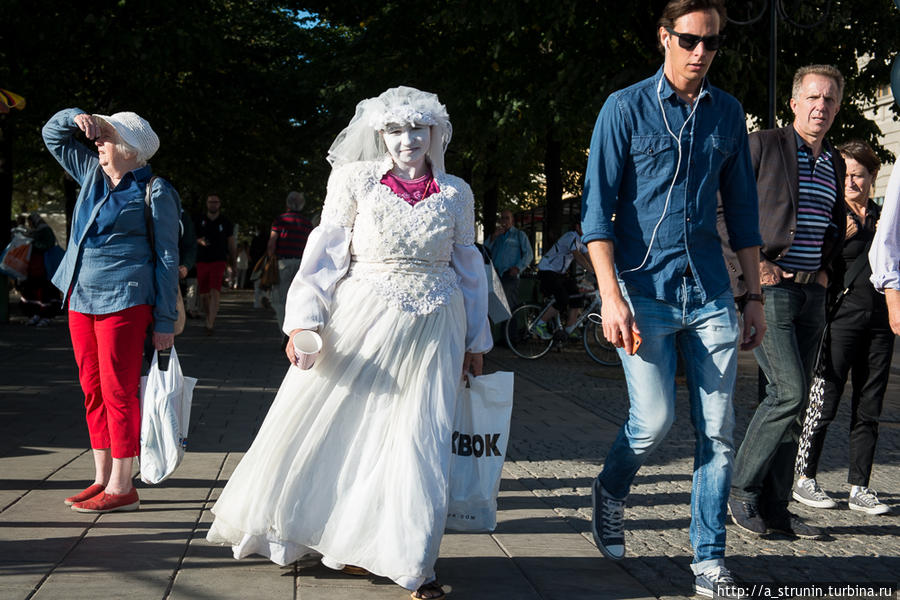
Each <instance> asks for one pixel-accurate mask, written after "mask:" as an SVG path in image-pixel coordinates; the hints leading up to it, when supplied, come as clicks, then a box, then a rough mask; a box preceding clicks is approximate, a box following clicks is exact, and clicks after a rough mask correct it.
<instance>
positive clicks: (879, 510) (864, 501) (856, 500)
mask: <svg viewBox="0 0 900 600" xmlns="http://www.w3.org/2000/svg"><path fill="white" fill-rule="evenodd" d="M848 504H849V506H850V510H858V511H860V512H864V513H866V514H869V515H883V514H885V513H888V512H891V509H890V507H889V506H888V505H887V504H883V503H882V502H881V501H880V500H879V499H878V494H876V493H875V490H870V489H869V488H866V487H864V488H859V491H858V492H857V493H856V495H855V496H850V500H849V501H848Z"/></svg>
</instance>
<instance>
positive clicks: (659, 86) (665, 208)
mask: <svg viewBox="0 0 900 600" xmlns="http://www.w3.org/2000/svg"><path fill="white" fill-rule="evenodd" d="M663 77H665V74H663V75H662V76H660V78H659V83H658V84H657V85H656V100H657V102H659V110H660V112H661V113H662V118H663V123H664V124H665V126H666V131H668V132H669V135H671V136H672V138H674V139H675V143H676V144H677V145H678V162H677V163H676V164H675V175H674V176H673V177H672V183H671V184H669V191H668V193H667V194H666V202H665V204H664V205H663V210H662V215H661V216H660V217H659V221H657V222H656V226H655V227H654V228H653V234H652V235H651V236H650V243H649V244H648V245H647V253H646V254H645V255H644V260H642V261H641V264H639V265H638V266H636V267H634V268H633V269H628V270H626V271H621V272H620V274H621V273H632V272H634V271H639V270H640V269H643V268H644V265H646V264H647V260H648V259H649V258H650V252H651V251H652V250H653V243H654V242H655V241H656V232H657V231H659V227H660V225H662V222H663V219H665V218H666V213H667V212H668V211H669V202H670V201H671V199H672V190H673V189H675V182H676V181H678V173H679V172H680V171H681V135H682V134H683V133H684V128H685V127H687V124H688V123H689V122H690V120H691V117H693V116H694V113H695V112H696V111H697V107H698V106H699V105H700V102H699V98H698V99H695V100H694V106H693V107H692V108H691V114H689V115H688V118H687V119H685V120H684V124H682V126H681V129H679V130H678V135H677V136H676V135H675V132H673V131H672V128H671V127H669V119H668V118H666V110H665V108H664V107H663V103H662V97H661V96H660V91H662V84H663ZM691 130H692V131H693V127H692V128H691ZM691 147H692V148H693V143H692V144H691Z"/></svg>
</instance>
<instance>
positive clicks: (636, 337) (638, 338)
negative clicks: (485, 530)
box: [616, 327, 642, 356]
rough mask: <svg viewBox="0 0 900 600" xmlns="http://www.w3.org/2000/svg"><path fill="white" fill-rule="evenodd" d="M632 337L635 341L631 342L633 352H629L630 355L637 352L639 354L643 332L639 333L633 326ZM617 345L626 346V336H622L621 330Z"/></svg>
mask: <svg viewBox="0 0 900 600" xmlns="http://www.w3.org/2000/svg"><path fill="white" fill-rule="evenodd" d="M631 337H632V338H633V340H634V341H633V342H632V344H631V352H630V353H629V356H634V355H635V354H637V351H638V348H640V346H641V341H642V340H641V334H640V333H638V332H637V330H636V329H634V328H633V327H632V328H631ZM616 346H618V347H619V348H624V347H625V338H623V337H622V332H621V331H620V332H619V339H618V340H616Z"/></svg>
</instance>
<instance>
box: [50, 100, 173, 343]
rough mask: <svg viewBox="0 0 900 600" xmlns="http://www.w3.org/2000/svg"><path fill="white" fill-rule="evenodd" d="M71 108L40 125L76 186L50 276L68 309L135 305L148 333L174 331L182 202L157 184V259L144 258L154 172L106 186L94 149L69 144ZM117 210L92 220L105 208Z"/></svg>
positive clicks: (99, 311)
mask: <svg viewBox="0 0 900 600" xmlns="http://www.w3.org/2000/svg"><path fill="white" fill-rule="evenodd" d="M83 112H84V111H82V110H79V109H77V108H70V109H66V110H62V111H60V112H58V113H56V114H55V115H53V117H52V118H51V119H50V120H49V121H48V122H47V124H46V125H44V129H43V136H44V143H45V144H46V145H47V149H48V150H50V153H51V154H52V155H53V157H54V158H55V159H56V160H57V161H59V164H61V165H62V167H63V168H64V169H65V170H66V172H67V173H69V175H71V176H72V177H74V178H75V181H77V182H78V184H79V185H80V186H81V192H80V193H79V195H78V200H77V202H76V203H75V210H74V212H73V214H72V231H71V233H70V234H69V240H68V244H67V246H66V253H65V256H64V257H63V260H62V263H61V264H60V266H59V269H57V271H56V274H55V275H54V276H53V284H54V285H55V286H56V287H58V288H59V289H60V290H61V291H62V292H63V304H64V305H65V302H66V301H67V300H68V302H69V308H70V309H71V310H74V311H77V312H80V313H85V314H91V315H105V314H110V313H114V312H118V311H120V310H124V309H126V308H131V307H132V306H137V305H139V304H150V305H152V306H153V307H154V308H153V317H154V330H155V331H156V332H158V333H172V332H173V331H174V324H175V319H176V317H177V309H176V307H175V302H176V291H177V285H178V227H179V225H178V219H179V215H180V214H181V199H180V198H179V197H178V193H177V192H176V191H175V189H174V188H173V187H172V186H171V185H170V184H169V183H168V182H166V181H163V180H162V179H159V178H158V179H156V181H155V182H154V184H153V189H152V192H151V199H150V204H151V214H152V223H153V228H154V246H155V250H156V260H155V262H154V260H153V257H152V256H151V254H150V243H149V239H148V237H147V221H146V217H145V214H144V193H145V191H146V189H147V183H148V182H149V181H150V177H151V175H152V171H151V170H150V166H149V165H146V166H143V167H141V168H139V169H135V170H134V171H131V172H129V173H127V174H126V175H125V177H124V178H122V181H120V182H119V184H118V185H117V186H116V187H115V188H113V189H110V187H109V184H110V181H109V179H108V178H107V177H106V175H105V174H104V173H103V170H102V169H101V168H100V162H99V159H98V158H97V154H96V152H94V151H92V150H91V149H90V148H88V147H87V146H85V145H84V144H82V143H80V142H78V141H77V140H76V139H75V134H76V133H77V132H78V131H80V130H79V128H78V125H76V124H75V121H74V118H75V116H76V115H79V114H81V113H83ZM107 203H109V204H110V205H111V206H115V207H118V211H117V214H115V215H106V218H105V219H104V221H105V222H104V223H102V226H101V227H99V228H98V227H97V226H96V224H97V216H98V213H100V211H101V209H102V208H103V207H104V205H105V204H107Z"/></svg>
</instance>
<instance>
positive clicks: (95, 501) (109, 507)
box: [72, 488, 141, 513]
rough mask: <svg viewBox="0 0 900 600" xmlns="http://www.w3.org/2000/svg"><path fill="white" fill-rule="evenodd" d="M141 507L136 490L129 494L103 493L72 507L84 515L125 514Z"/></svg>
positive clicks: (132, 489)
mask: <svg viewBox="0 0 900 600" xmlns="http://www.w3.org/2000/svg"><path fill="white" fill-rule="evenodd" d="M140 505H141V501H140V499H139V498H138V493H137V490H136V489H135V488H131V491H130V492H128V493H127V494H107V493H106V492H101V493H100V494H98V495H96V496H94V497H93V498H91V499H90V500H85V501H84V502H76V503H75V504H73V505H72V510H74V511H78V512H83V513H109V512H124V511H128V510H137V509H138V507H139V506H140Z"/></svg>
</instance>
